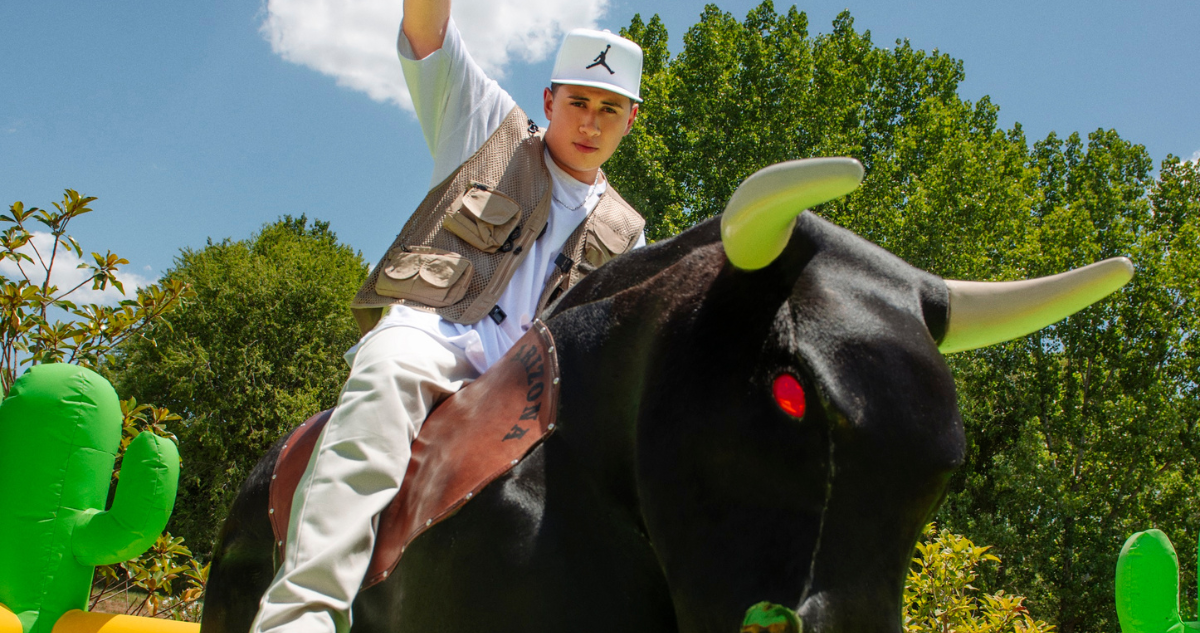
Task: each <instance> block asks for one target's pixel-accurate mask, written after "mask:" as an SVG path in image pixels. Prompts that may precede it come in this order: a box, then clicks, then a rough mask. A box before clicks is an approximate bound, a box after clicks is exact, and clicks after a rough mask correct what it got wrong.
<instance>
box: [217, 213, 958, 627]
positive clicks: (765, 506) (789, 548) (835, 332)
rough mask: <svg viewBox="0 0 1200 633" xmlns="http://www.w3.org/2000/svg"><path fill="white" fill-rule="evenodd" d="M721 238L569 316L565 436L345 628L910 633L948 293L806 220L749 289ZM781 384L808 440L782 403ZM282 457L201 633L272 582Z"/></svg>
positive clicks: (442, 534)
mask: <svg viewBox="0 0 1200 633" xmlns="http://www.w3.org/2000/svg"><path fill="white" fill-rule="evenodd" d="M718 233H719V225H718V223H717V222H716V221H710V222H706V223H704V224H702V225H700V226H698V227H696V228H694V229H692V230H690V231H688V232H686V233H684V234H682V235H680V236H679V237H677V238H675V239H672V240H668V241H664V242H660V243H658V244H655V245H653V246H650V247H647V248H644V249H641V250H638V251H635V252H633V253H631V254H629V255H625V256H623V257H621V258H618V259H617V260H615V261H614V262H612V263H611V264H609V265H607V266H605V267H603V268H601V269H600V270H598V271H596V272H595V273H593V274H592V275H590V276H589V277H588V278H587V279H585V280H584V281H583V282H582V283H581V284H580V285H579V286H577V287H576V288H575V289H573V290H572V291H571V292H570V293H568V294H567V295H566V296H565V297H564V299H563V300H562V302H561V303H560V304H559V305H558V306H556V307H555V308H554V310H553V315H552V316H551V317H550V318H549V319H548V321H547V325H548V326H549V328H550V330H551V331H552V332H553V333H554V337H555V339H556V341H557V347H558V352H559V354H560V359H561V365H562V376H563V383H562V397H561V402H560V410H559V428H558V431H557V432H556V433H554V434H553V435H551V436H550V438H549V439H548V440H547V441H546V442H545V443H544V444H543V445H541V446H540V447H538V448H537V449H535V450H534V451H533V452H532V453H531V455H530V456H529V457H528V458H527V459H526V460H525V461H523V462H522V463H521V464H520V465H519V466H517V467H516V468H515V469H514V470H513V471H512V472H511V473H510V474H508V475H506V476H505V477H503V478H501V479H499V480H497V481H496V482H495V483H494V484H493V485H492V486H491V487H490V488H488V489H486V490H485V491H484V492H483V493H481V494H480V495H478V496H477V497H476V498H475V500H474V501H472V502H471V503H469V504H468V505H467V506H466V507H465V508H464V509H463V510H462V511H461V512H459V513H458V514H457V515H455V516H454V517H452V518H451V519H449V520H447V521H446V522H444V523H442V524H441V525H439V526H437V527H435V528H434V529H432V530H430V531H429V532H428V533H426V534H425V535H423V536H422V537H420V538H418V539H417V540H416V541H415V542H414V543H413V545H412V546H410V548H409V550H408V552H407V553H406V554H405V556H404V558H403V559H402V560H401V562H400V565H399V567H398V569H397V573H396V574H395V575H394V576H393V577H391V578H389V579H388V580H387V581H385V582H383V583H381V584H379V585H376V586H374V587H372V588H370V589H368V590H366V591H364V592H363V593H362V594H360V596H359V597H358V599H357V601H356V602H355V604H354V627H353V630H354V631H356V632H359V633H366V632H378V633H391V632H393V631H400V632H402V633H407V632H410V631H440V632H463V633H467V632H470V633H477V632H494V633H501V632H513V633H518V632H520V633H528V632H531V631H573V632H581V631H595V632H597V633H599V632H603V633H612V632H615V631H623V632H631V631H689V632H692V631H697V632H698V631H712V632H721V633H730V632H732V631H737V630H738V628H739V625H740V623H741V621H742V617H743V616H744V614H745V613H746V610H747V608H748V607H750V606H751V605H753V604H755V603H758V602H760V601H764V600H767V601H770V602H774V603H778V604H783V605H788V606H791V607H793V608H795V609H797V611H798V612H799V613H800V615H801V616H802V619H803V620H804V629H805V631H807V632H810V633H817V632H822V633H823V632H835V631H839V632H841V631H844V632H854V633H873V632H884V631H887V632H893V633H894V632H898V631H900V630H901V624H900V611H901V594H902V589H903V584H904V577H905V573H906V570H907V569H908V566H909V561H910V558H911V555H912V549H913V544H914V543H915V541H916V539H917V537H918V536H919V534H920V530H921V527H922V526H923V525H924V523H925V522H926V521H927V520H928V519H929V516H930V514H931V513H932V512H933V511H934V509H935V508H936V507H937V505H938V503H939V502H940V500H941V499H942V495H943V493H944V491H945V488H946V482H947V479H948V478H949V476H950V473H951V472H953V471H954V469H955V468H956V467H957V466H958V465H959V464H960V463H961V461H962V459H963V451H964V438H963V431H962V424H961V421H960V419H959V415H958V410H957V406H956V402H955V391H954V384H953V381H952V379H951V376H950V372H949V370H948V368H947V366H946V364H945V362H944V361H943V359H942V356H941V354H940V353H939V352H938V350H937V346H936V343H935V339H936V338H938V337H940V335H941V332H942V330H943V328H944V324H945V321H946V311H947V307H946V306H947V291H946V287H945V285H944V284H943V283H942V281H941V280H940V279H939V278H937V277H935V276H933V275H930V274H928V273H925V272H923V271H920V270H918V269H915V268H913V267H911V266H909V265H908V264H906V263H904V262H903V261H901V260H900V259H898V258H896V257H895V256H893V255H891V254H889V253H887V252H886V251H884V250H882V249H880V248H878V247H876V246H875V245H873V244H871V243H869V242H867V241H865V240H863V239H861V238H859V237H857V236H855V235H853V234H852V233H850V232H848V231H845V230H843V229H840V228H838V227H836V226H833V225H831V224H829V223H827V222H825V221H823V220H821V219H819V218H817V217H816V216H814V215H812V214H807V213H806V214H804V215H802V216H801V217H800V218H799V221H798V223H797V226H796V229H795V231H794V233H793V236H792V239H791V242H790V244H789V246H788V248H787V249H786V251H785V252H784V254H783V255H782V256H781V257H780V258H779V259H778V260H776V261H775V263H773V264H772V265H770V266H768V267H767V268H764V269H762V270H759V271H754V272H745V271H740V270H737V269H735V268H733V267H732V266H730V265H729V263H728V262H727V261H726V259H725V256H724V250H723V247H722V245H721V241H720V238H719V234H718ZM931 332H932V334H931ZM782 373H790V374H793V375H795V376H796V377H798V378H799V380H800V382H801V384H802V385H803V387H804V389H805V391H806V393H807V398H808V409H807V413H806V414H805V416H804V418H803V419H800V420H797V419H795V418H793V417H790V416H789V415H787V414H785V413H784V412H783V411H782V410H780V408H779V407H778V406H777V404H776V403H775V401H774V399H773V396H772V390H771V384H772V381H773V379H774V378H775V377H776V376H778V375H780V374H782ZM276 455H277V451H276V450H272V452H271V453H269V454H268V455H267V457H266V458H264V462H263V463H262V464H260V465H259V467H257V468H256V469H255V472H254V473H253V474H252V475H251V478H250V480H249V481H248V482H247V484H246V486H245V487H244V488H243V490H242V492H241V494H240V496H239V498H238V500H237V502H236V503H235V506H234V509H233V512H232V514H231V516H230V518H229V519H228V520H227V522H226V526H225V528H224V530H223V531H222V535H221V541H220V543H219V545H218V548H217V555H216V559H215V560H214V564H213V568H212V577H211V580H210V582H209V593H208V597H207V600H206V603H205V614H204V622H203V625H202V629H203V631H204V633H225V632H230V633H233V632H236V633H243V632H244V631H246V630H247V629H248V626H249V623H250V621H251V619H252V618H253V615H254V612H255V610H256V608H257V602H258V599H259V596H261V594H262V593H263V591H264V590H265V587H266V584H267V583H268V582H269V580H270V577H271V575H272V563H271V551H272V547H271V538H272V537H271V529H270V526H269V524H268V521H267V513H266V487H267V483H268V479H269V474H268V473H269V469H270V465H271V464H272V463H273V460H274V458H275V456H276Z"/></svg>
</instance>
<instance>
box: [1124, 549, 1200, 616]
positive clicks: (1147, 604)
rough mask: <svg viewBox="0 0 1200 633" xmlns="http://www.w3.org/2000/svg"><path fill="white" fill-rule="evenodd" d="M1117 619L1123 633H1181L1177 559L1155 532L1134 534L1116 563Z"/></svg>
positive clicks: (1172, 550) (1173, 551)
mask: <svg viewBox="0 0 1200 633" xmlns="http://www.w3.org/2000/svg"><path fill="white" fill-rule="evenodd" d="M1116 602H1117V619H1118V620H1119V621H1120V623H1121V631H1122V632H1123V633H1185V632H1186V631H1188V630H1189V629H1188V628H1187V627H1185V626H1184V623H1183V621H1182V618H1181V617H1180V614H1179V557H1178V556H1176V554H1175V548H1174V547H1172V546H1171V539H1169V538H1167V535H1166V534H1163V533H1162V532H1161V531H1159V530H1146V531H1145V532H1138V533H1137V534H1134V535H1133V536H1131V537H1129V540H1127V541H1125V546H1124V547H1122V548H1121V555H1120V557H1119V558H1118V559H1117V578H1116Z"/></svg>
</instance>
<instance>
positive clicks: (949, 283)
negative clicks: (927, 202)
mask: <svg viewBox="0 0 1200 633" xmlns="http://www.w3.org/2000/svg"><path fill="white" fill-rule="evenodd" d="M1132 278H1133V262H1131V261H1129V258H1128V257H1114V258H1112V259H1106V260H1104V261H1102V262H1096V263H1095V264H1090V265H1088V266H1084V267H1083V268H1078V269H1076V270H1071V271H1068V272H1065V273H1060V274H1058V275H1053V276H1050V277H1041V278H1038V279H1026V280H1022V281H997V282H987V281H955V280H953V279H947V280H945V281H946V288H947V289H949V291H950V309H949V314H948V315H947V325H946V335H945V336H944V337H942V340H941V342H940V343H938V350H940V351H941V352H942V353H943V354H949V353H952V352H961V351H965V350H969V349H976V348H980V347H986V346H988V345H994V344H996V343H1003V342H1004V341H1010V340H1012V339H1015V338H1017V337H1020V336H1025V335H1026V334H1029V333H1030V332H1035V331H1037V330H1040V329H1042V328H1044V327H1046V326H1047V325H1050V324H1051V323H1056V322H1058V321H1061V320H1063V319H1065V318H1067V317H1068V316H1071V315H1072V314H1075V313H1076V312H1078V311H1080V310H1082V309H1084V308H1086V307H1088V306H1090V305H1092V304H1093V303H1095V302H1097V301H1099V300H1101V299H1103V298H1104V297H1107V296H1108V295H1109V294H1111V293H1113V292H1114V291H1116V290H1117V289H1118V288H1120V287H1121V286H1124V285H1125V283H1126V282H1128V281H1129V280H1130V279H1132Z"/></svg>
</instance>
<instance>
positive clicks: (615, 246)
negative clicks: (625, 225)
mask: <svg viewBox="0 0 1200 633" xmlns="http://www.w3.org/2000/svg"><path fill="white" fill-rule="evenodd" d="M594 228H595V229H596V237H598V238H600V241H601V242H603V243H604V246H605V247H607V248H608V251H609V252H610V253H612V254H613V255H620V254H621V253H624V252H625V249H626V248H628V247H629V240H626V239H625V238H624V237H622V236H621V234H620V233H617V231H616V229H614V228H612V227H611V226H609V225H607V224H605V223H604V221H603V220H600V219H599V218H596V226H595V227H594Z"/></svg>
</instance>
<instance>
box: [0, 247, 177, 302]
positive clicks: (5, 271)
mask: <svg viewBox="0 0 1200 633" xmlns="http://www.w3.org/2000/svg"><path fill="white" fill-rule="evenodd" d="M32 242H33V245H34V246H37V250H38V251H39V252H40V253H41V254H42V256H43V257H49V256H50V252H51V250H52V249H53V248H54V237H53V236H52V235H50V234H49V233H44V232H42V231H34V233H33V240H32ZM19 250H20V252H22V253H25V254H26V255H29V256H30V257H31V258H33V262H21V268H23V269H24V270H25V274H26V275H28V276H29V279H30V281H32V282H33V283H35V284H41V283H42V281H43V280H45V278H46V273H45V271H44V270H43V269H42V266H41V264H40V263H38V257H37V255H36V254H34V251H33V248H32V247H31V246H30V245H29V244H26V245H25V246H23V247H22V248H21V249H19ZM84 262H86V263H88V264H95V260H94V259H93V258H92V256H91V253H87V252H85V253H84V257H83V259H80V258H79V257H76V256H75V253H74V252H73V251H68V250H65V249H63V248H62V247H61V246H60V247H59V249H58V253H57V254H56V255H55V258H54V270H53V271H52V273H51V278H50V283H51V284H53V285H55V286H58V293H57V294H61V293H63V292H66V291H67V290H70V289H71V288H74V287H75V286H77V285H79V284H80V283H81V282H83V281H85V280H87V279H90V277H91V270H90V269H87V268H79V264H81V263H84ZM0 274H2V275H4V276H5V277H7V278H8V279H10V280H13V281H15V280H18V279H21V278H22V277H21V271H20V270H19V269H18V268H17V264H16V263H15V262H13V261H12V260H11V259H5V260H4V261H0ZM117 279H119V280H120V281H121V283H122V284H124V286H125V294H124V295H122V294H121V293H120V292H119V291H118V290H117V289H116V288H114V287H113V286H112V284H109V285H108V287H107V288H105V289H104V290H92V284H91V282H90V281H89V282H87V283H85V284H84V285H83V287H81V288H80V289H78V290H76V291H75V292H73V293H71V294H70V295H69V296H68V297H67V298H68V299H70V300H71V301H73V302H75V303H76V304H77V305H83V304H87V303H100V304H109V305H111V304H115V303H117V302H118V301H120V300H122V299H133V298H135V297H136V296H137V289H138V288H141V287H142V286H148V285H150V284H151V283H153V282H154V280H153V279H151V278H147V277H144V276H142V275H138V274H136V273H131V272H129V271H128V270H127V269H125V268H122V269H120V270H118V271H117ZM56 296H57V295H56Z"/></svg>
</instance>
